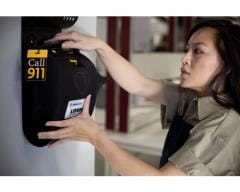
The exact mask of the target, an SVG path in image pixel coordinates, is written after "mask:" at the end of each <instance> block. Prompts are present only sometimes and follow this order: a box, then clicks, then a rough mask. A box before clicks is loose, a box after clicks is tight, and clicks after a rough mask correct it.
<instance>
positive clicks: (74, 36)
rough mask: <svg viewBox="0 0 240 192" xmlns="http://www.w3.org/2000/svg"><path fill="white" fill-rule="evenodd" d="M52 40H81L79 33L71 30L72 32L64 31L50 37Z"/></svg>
mask: <svg viewBox="0 0 240 192" xmlns="http://www.w3.org/2000/svg"><path fill="white" fill-rule="evenodd" d="M50 40H51V41H64V40H72V41H77V40H79V33H77V32H74V31H71V32H62V33H58V34H57V35H55V36H54V37H53V38H51V39H50Z"/></svg>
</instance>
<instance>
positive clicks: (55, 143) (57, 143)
mask: <svg viewBox="0 0 240 192" xmlns="http://www.w3.org/2000/svg"><path fill="white" fill-rule="evenodd" d="M68 141H70V139H59V140H57V141H55V142H53V143H51V144H49V145H48V148H53V147H55V146H56V145H59V144H63V143H66V142H68Z"/></svg>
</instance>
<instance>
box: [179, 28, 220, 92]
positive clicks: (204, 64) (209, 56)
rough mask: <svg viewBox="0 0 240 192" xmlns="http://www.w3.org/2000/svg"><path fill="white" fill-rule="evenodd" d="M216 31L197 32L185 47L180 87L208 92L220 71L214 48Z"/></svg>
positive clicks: (217, 56)
mask: <svg viewBox="0 0 240 192" xmlns="http://www.w3.org/2000/svg"><path fill="white" fill-rule="evenodd" d="M215 35H216V30H215V29H213V28H209V27H206V28H202V29H199V30H197V31H196V32H195V33H193V35H192V36H191V38H190V39H189V41H188V43H187V45H186V54H185V56H184V57H183V59H182V67H181V86H182V87H184V88H190V89H193V90H196V91H198V92H203V93H205V92H208V91H209V84H210V82H211V80H212V79H213V77H214V76H215V75H216V74H217V73H218V72H219V71H220V69H221V59H220V55H219V54H218V51H217V48H216V46H215V39H216V37H215Z"/></svg>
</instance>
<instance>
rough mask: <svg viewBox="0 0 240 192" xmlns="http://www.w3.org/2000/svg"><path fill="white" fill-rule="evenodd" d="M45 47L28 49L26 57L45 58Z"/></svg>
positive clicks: (46, 52)
mask: <svg viewBox="0 0 240 192" xmlns="http://www.w3.org/2000/svg"><path fill="white" fill-rule="evenodd" d="M47 56H48V50H47V49H29V50H28V51H27V58H47Z"/></svg>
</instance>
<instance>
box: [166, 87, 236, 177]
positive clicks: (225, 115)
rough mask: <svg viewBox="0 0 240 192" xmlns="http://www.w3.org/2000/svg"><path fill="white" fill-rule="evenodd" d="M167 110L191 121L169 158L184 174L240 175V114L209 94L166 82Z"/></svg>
mask: <svg viewBox="0 0 240 192" xmlns="http://www.w3.org/2000/svg"><path fill="white" fill-rule="evenodd" d="M164 93H165V96H166V98H167V113H168V118H169V119H171V118H173V116H174V115H175V114H178V115H183V119H184V120H185V121H186V122H188V123H190V124H192V125H194V127H193V129H192V130H191V131H190V136H189V138H188V140H187V141H186V142H185V144H184V145H183V146H182V147H181V148H180V149H179V150H178V151H177V152H176V153H174V154H173V155H172V156H171V157H170V158H169V159H168V160H169V162H171V163H173V164H174V165H175V166H176V167H177V168H178V169H179V170H181V171H183V172H184V173H185V174H187V175H240V115H239V114H238V113H237V112H236V111H235V110H233V109H226V108H224V107H222V106H221V105H219V104H218V103H217V102H216V101H215V100H214V99H213V98H212V97H210V96H207V97H201V98H198V97H197V94H196V93H195V92H193V91H187V90H186V89H182V88H180V87H179V86H177V85H174V84H169V83H165V86H164Z"/></svg>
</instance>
